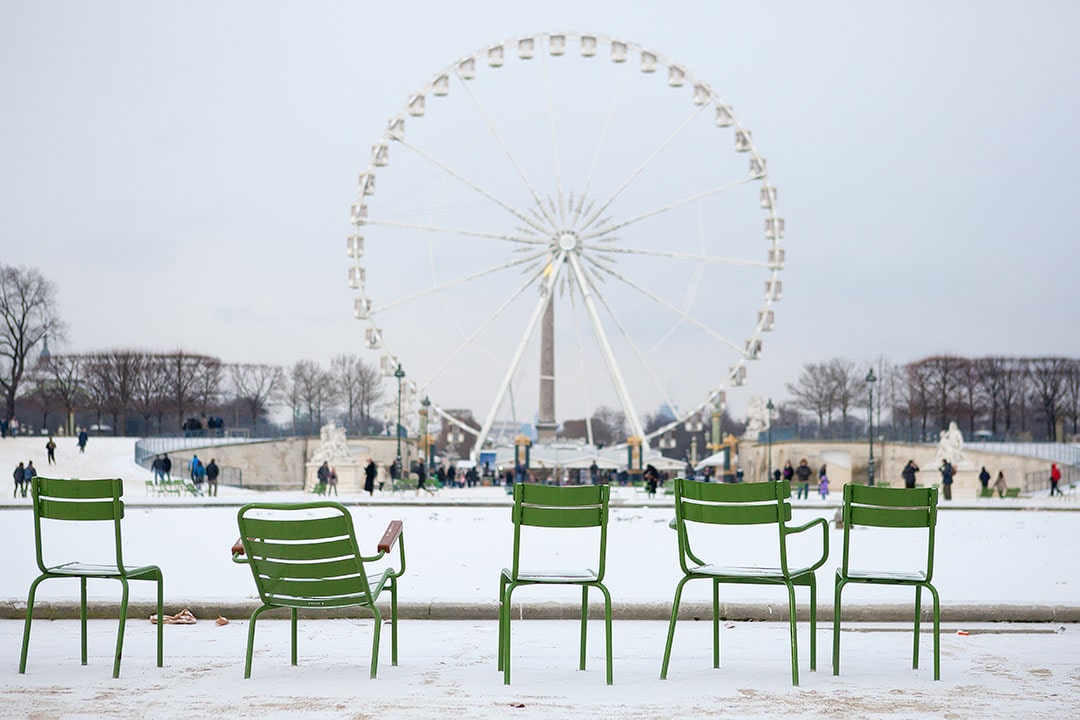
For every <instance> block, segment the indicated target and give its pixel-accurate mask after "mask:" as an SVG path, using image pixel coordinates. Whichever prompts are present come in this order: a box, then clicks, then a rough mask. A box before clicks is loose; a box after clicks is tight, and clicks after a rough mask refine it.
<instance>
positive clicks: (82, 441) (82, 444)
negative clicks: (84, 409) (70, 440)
mask: <svg viewBox="0 0 1080 720" xmlns="http://www.w3.org/2000/svg"><path fill="white" fill-rule="evenodd" d="M89 440H90V436H89V435H87V434H86V429H85V428H83V429H80V430H79V452H81V453H84V452H86V443H87V441H89Z"/></svg>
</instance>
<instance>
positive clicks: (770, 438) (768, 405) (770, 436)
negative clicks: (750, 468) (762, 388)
mask: <svg viewBox="0 0 1080 720" xmlns="http://www.w3.org/2000/svg"><path fill="white" fill-rule="evenodd" d="M759 402H760V401H759ZM775 408H776V406H775V405H773V404H772V398H769V402H768V403H767V404H766V405H765V409H766V410H768V411H769V424H768V425H767V426H766V430H767V431H768V439H769V440H768V442H769V474H768V476H766V478H765V479H766V480H772V414H773V410H774V409H775Z"/></svg>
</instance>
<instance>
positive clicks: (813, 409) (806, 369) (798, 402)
mask: <svg viewBox="0 0 1080 720" xmlns="http://www.w3.org/2000/svg"><path fill="white" fill-rule="evenodd" d="M785 387H787V391H788V392H789V393H791V396H792V398H794V405H795V407H797V408H799V409H800V410H805V411H806V412H809V413H812V414H813V415H814V416H816V417H817V422H818V435H821V434H822V433H823V432H824V430H825V421H826V420H827V419H831V418H832V412H833V409H834V408H835V407H836V402H835V399H834V398H833V383H832V380H831V378H830V377H829V370H828V366H827V365H824V364H821V363H806V364H804V365H803V367H802V370H801V371H800V372H799V379H798V380H796V381H795V382H794V383H787V384H786V386H785Z"/></svg>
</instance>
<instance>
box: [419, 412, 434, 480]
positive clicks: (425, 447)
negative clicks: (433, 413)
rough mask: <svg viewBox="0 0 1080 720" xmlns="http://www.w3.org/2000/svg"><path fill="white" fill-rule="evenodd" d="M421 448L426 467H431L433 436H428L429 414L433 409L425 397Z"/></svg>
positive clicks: (422, 414)
mask: <svg viewBox="0 0 1080 720" xmlns="http://www.w3.org/2000/svg"><path fill="white" fill-rule="evenodd" d="M420 406H421V407H420V447H421V452H422V453H423V458H424V460H423V462H424V467H426V468H428V467H431V458H430V455H431V451H430V447H431V436H430V435H428V412H429V408H430V407H431V400H429V399H428V396H427V395H425V396H424V399H423V400H421V401H420Z"/></svg>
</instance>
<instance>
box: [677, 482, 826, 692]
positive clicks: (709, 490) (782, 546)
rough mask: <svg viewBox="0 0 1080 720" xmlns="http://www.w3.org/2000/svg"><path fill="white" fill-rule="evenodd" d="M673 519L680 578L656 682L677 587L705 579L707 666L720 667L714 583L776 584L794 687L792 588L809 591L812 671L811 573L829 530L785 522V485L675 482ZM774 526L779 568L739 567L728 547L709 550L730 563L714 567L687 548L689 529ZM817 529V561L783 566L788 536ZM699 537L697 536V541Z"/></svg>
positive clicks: (734, 548) (817, 523)
mask: <svg viewBox="0 0 1080 720" xmlns="http://www.w3.org/2000/svg"><path fill="white" fill-rule="evenodd" d="M674 486H675V520H674V521H673V523H672V524H673V526H674V528H675V530H676V531H677V532H678V536H679V565H680V566H681V567H682V571H683V577H682V579H681V580H679V584H678V585H677V586H676V588H675V599H674V601H673V603H672V607H671V623H670V625H669V626H668V636H667V645H666V647H665V648H664V663H663V667H662V668H661V669H660V678H661V679H665V678H667V673H668V663H669V661H670V659H671V645H672V642H673V641H674V639H675V622H676V620H677V619H678V616H679V603H680V602H681V599H682V592H683V587H684V586H685V585H686V583H688V582H690V581H691V580H709V581H711V582H712V585H713V617H712V621H713V623H712V624H713V667H714V668H718V667H720V585H721V584H722V583H724V584H727V583H731V584H749V585H781V586H784V587H786V588H787V593H788V622H789V626H790V632H791V684H792V685H798V684H799V652H798V636H797V633H796V623H795V610H796V608H795V588H796V586H799V587H808V588H810V669H811V670H816V669H817V640H816V635H817V580H816V577H815V575H814V571H815V570H817V569H818V568H819V567H821V566H822V565H823V564H824V563H825V559H826V558H827V557H828V556H829V526H828V523H827V522H826V520H825V518H816V519H814V520H812V521H810V522H808V523H806V524H805V525H799V526H789V525H788V522H789V521H790V520H791V483H790V482H760V483H737V484H733V483H706V482H696V481H693V480H686V479H684V478H676V479H675V482H674ZM698 524H701V525H724V526H743V525H775V526H776V528H777V533H778V536H779V541H780V542H779V558H778V559H779V566H778V567H756V566H750V567H747V566H745V565H739V564H737V563H738V560H739V558H738V556H737V551H738V547H739V546H738V545H735V544H731V543H728V544H726V545H725V546H724V547H723V548H709V550H711V551H713V552H714V553H715V552H718V551H721V550H724V551H725V554H726V555H727V557H726V558H725V560H727V561H728V562H729V563H731V564H716V563H712V562H707V561H706V560H703V559H702V558H703V557H705V554H704V553H702V552H700V549H695V548H693V547H691V540H692V536H693V533H692V532H691V525H698ZM815 526H820V527H821V531H822V532H821V537H822V540H821V545H822V550H821V557H820V558H819V559H818V560H817V561H816V562H814V563H813V564H812V565H809V566H806V567H790V565H789V563H788V549H787V543H788V536H789V535H794V534H796V533H801V532H804V531H806V530H809V529H810V528H812V527H815ZM699 539H700V538H699Z"/></svg>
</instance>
